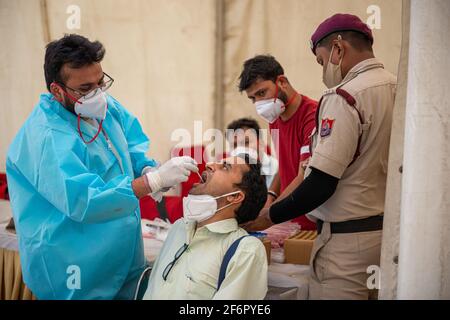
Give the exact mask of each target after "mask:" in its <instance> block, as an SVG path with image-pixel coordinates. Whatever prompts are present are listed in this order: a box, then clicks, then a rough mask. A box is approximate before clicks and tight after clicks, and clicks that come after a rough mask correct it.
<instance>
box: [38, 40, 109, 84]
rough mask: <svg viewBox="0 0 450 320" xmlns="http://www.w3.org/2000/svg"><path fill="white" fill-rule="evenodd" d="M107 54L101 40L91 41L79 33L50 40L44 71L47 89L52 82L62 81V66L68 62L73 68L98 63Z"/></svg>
mask: <svg viewBox="0 0 450 320" xmlns="http://www.w3.org/2000/svg"><path fill="white" fill-rule="evenodd" d="M104 56H105V48H104V47H103V45H102V44H101V43H100V42H99V41H94V42H91V41H89V39H87V38H85V37H83V36H80V35H78V34H66V35H64V37H62V38H61V39H59V40H55V41H52V42H50V43H49V44H48V45H47V47H46V51H45V62H44V73H45V82H46V84H47V89H48V91H50V84H51V83H52V82H62V83H63V84H64V81H65V79H63V75H61V68H62V67H63V65H64V64H66V63H68V64H69V66H70V67H71V68H81V67H84V66H87V65H90V64H92V63H98V62H100V61H102V60H103V57H104Z"/></svg>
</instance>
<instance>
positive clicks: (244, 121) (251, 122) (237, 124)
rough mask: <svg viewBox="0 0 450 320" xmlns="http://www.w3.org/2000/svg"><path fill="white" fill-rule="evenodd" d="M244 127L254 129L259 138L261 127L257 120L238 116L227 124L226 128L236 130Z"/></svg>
mask: <svg viewBox="0 0 450 320" xmlns="http://www.w3.org/2000/svg"><path fill="white" fill-rule="evenodd" d="M245 128H248V129H253V130H255V131H256V137H257V138H258V139H259V130H260V129H261V127H260V126H259V124H258V122H257V121H256V120H255V119H252V118H240V119H237V120H234V121H233V122H231V123H230V124H229V125H228V127H227V130H234V131H236V130H238V129H245Z"/></svg>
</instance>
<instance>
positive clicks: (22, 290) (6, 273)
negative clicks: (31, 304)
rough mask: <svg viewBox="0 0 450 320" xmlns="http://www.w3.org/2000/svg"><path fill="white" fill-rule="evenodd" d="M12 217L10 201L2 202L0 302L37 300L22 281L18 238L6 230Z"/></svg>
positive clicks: (0, 220) (0, 206)
mask: <svg viewBox="0 0 450 320" xmlns="http://www.w3.org/2000/svg"><path fill="white" fill-rule="evenodd" d="M11 217H12V212H11V207H10V205H9V201H4V200H0V300H35V299H36V297H35V296H34V295H33V294H32V293H31V291H30V289H28V288H27V286H26V285H25V283H24V282H23V279H22V268H21V266H20V257H19V252H18V251H19V249H18V244H17V236H16V234H15V233H14V232H11V231H10V230H7V229H6V225H7V224H8V222H9V220H10V219H11Z"/></svg>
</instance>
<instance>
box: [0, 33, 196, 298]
mask: <svg viewBox="0 0 450 320" xmlns="http://www.w3.org/2000/svg"><path fill="white" fill-rule="evenodd" d="M104 54H105V49H104V47H103V45H102V44H101V43H100V42H98V41H95V42H91V41H89V40H88V39H86V38H85V37H82V36H79V35H74V34H72V35H66V36H64V37H63V38H61V39H59V40H56V41H53V42H51V43H50V44H48V46H47V49H46V53H45V64H44V70H45V80H46V84H47V89H48V90H49V92H50V93H46V94H42V95H41V96H40V100H39V103H38V104H37V105H36V106H35V107H34V109H33V111H32V113H31V114H30V116H29V117H28V119H27V120H26V121H25V123H24V125H23V126H22V128H21V129H20V131H19V132H18V133H17V135H16V137H15V138H14V140H13V142H12V144H11V146H10V148H9V151H8V156H7V163H6V172H7V179H8V186H9V192H10V199H11V206H12V210H13V216H14V221H15V225H16V229H17V234H18V239H19V253H20V261H21V264H22V271H23V278H24V282H25V284H26V285H27V286H28V287H29V288H30V289H31V291H32V292H33V293H34V294H35V295H36V297H37V298H38V299H131V298H133V294H134V291H135V288H136V284H137V282H138V278H139V276H140V275H141V273H142V271H143V270H144V268H145V267H146V260H145V257H144V251H143V242H142V235H141V221H140V219H141V217H140V211H139V199H140V198H141V197H143V196H146V195H148V194H150V195H151V196H152V197H153V198H155V199H157V200H160V199H161V196H162V192H164V191H167V190H168V189H169V188H171V187H173V186H174V185H176V184H178V183H180V182H183V181H186V180H187V179H188V176H189V174H190V173H191V171H194V172H197V171H198V168H197V164H196V163H195V161H194V159H192V158H190V157H176V158H172V159H170V160H169V161H167V162H166V163H164V164H162V165H161V166H159V165H158V164H157V162H156V161H155V160H152V159H149V158H147V156H146V153H147V151H148V148H149V140H148V138H147V137H146V135H145V134H144V133H143V131H142V128H141V125H140V124H139V122H138V120H137V119H136V118H135V117H134V116H133V115H132V114H131V113H130V112H128V110H127V109H125V108H124V107H123V106H122V105H121V104H120V103H119V102H118V101H117V100H115V99H114V98H113V97H111V96H110V95H108V94H107V93H106V90H107V89H108V88H109V87H110V86H111V85H112V83H113V79H112V78H111V77H110V76H108V75H107V74H106V73H105V72H103V69H102V66H101V61H102V59H103V56H104Z"/></svg>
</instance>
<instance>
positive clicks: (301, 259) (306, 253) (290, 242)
mask: <svg viewBox="0 0 450 320" xmlns="http://www.w3.org/2000/svg"><path fill="white" fill-rule="evenodd" d="M316 238H317V231H300V232H299V233H297V234H296V235H294V236H292V237H290V238H289V239H287V240H286V241H285V242H284V257H285V260H284V262H285V263H293V264H306V265H307V264H309V259H310V258H311V251H312V247H313V243H314V239H316Z"/></svg>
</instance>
